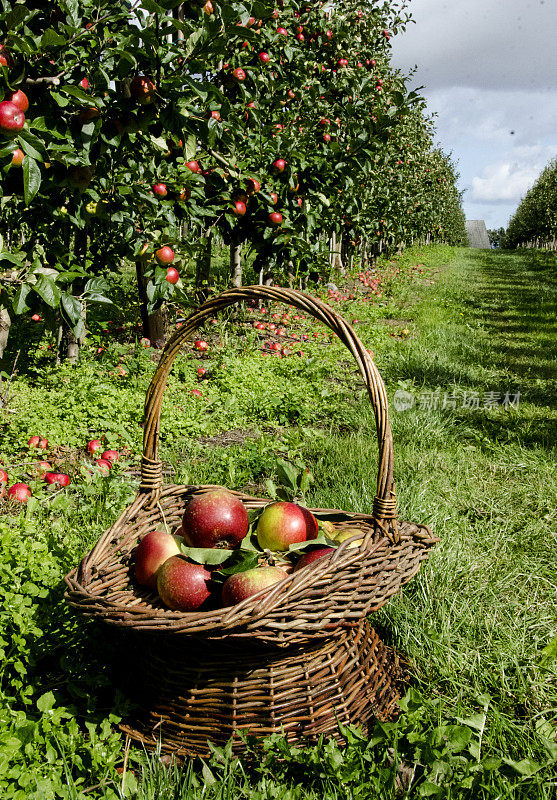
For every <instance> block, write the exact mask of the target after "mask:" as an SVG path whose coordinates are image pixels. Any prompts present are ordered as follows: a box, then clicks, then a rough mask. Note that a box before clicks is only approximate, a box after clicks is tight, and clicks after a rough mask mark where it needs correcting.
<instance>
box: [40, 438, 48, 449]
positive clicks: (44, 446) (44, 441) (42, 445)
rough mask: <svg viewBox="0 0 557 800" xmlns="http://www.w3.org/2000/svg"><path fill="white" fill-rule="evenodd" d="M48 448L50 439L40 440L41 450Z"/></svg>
mask: <svg viewBox="0 0 557 800" xmlns="http://www.w3.org/2000/svg"><path fill="white" fill-rule="evenodd" d="M47 447H48V439H39V450H46V448H47Z"/></svg>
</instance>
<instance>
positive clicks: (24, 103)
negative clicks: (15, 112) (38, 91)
mask: <svg viewBox="0 0 557 800" xmlns="http://www.w3.org/2000/svg"><path fill="white" fill-rule="evenodd" d="M4 99H5V100H9V101H10V103H13V104H14V105H15V106H17V107H18V108H19V110H20V111H23V113H24V114H25V112H26V111H27V109H28V108H29V98H28V97H27V95H26V94H25V92H22V91H21V89H17V91H15V92H11V93H9V94H7V95H6V97H5V98H4Z"/></svg>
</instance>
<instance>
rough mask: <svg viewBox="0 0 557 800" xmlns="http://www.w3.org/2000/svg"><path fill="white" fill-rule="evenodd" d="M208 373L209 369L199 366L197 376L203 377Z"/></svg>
mask: <svg viewBox="0 0 557 800" xmlns="http://www.w3.org/2000/svg"><path fill="white" fill-rule="evenodd" d="M206 374H207V370H206V369H205V367H198V368H197V377H198V378H202V377H203V376H204V375H206Z"/></svg>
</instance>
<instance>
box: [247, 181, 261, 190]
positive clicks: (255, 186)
mask: <svg viewBox="0 0 557 800" xmlns="http://www.w3.org/2000/svg"><path fill="white" fill-rule="evenodd" d="M260 189H261V184H260V183H259V181H256V180H255V178H248V180H247V181H246V192H247V193H248V194H257V192H258V191H259V190H260Z"/></svg>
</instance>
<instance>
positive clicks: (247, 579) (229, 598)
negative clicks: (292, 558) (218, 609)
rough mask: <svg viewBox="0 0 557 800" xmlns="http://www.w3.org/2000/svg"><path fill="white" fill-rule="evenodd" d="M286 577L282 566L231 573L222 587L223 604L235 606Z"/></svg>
mask: <svg viewBox="0 0 557 800" xmlns="http://www.w3.org/2000/svg"><path fill="white" fill-rule="evenodd" d="M285 578H286V572H284V570H282V569H280V567H255V568H254V569H248V570H246V571H245V572H236V573H235V574H234V575H230V577H229V578H227V579H226V580H225V582H224V584H223V587H222V604H223V605H224V606H234V605H236V603H241V602H242V600H247V598H248V597H253V595H254V594H257V593H258V592H261V591H262V590H263V589H267V588H269V587H271V586H274V585H275V584H276V583H279V581H282V580H284V579H285Z"/></svg>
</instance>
